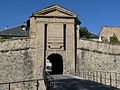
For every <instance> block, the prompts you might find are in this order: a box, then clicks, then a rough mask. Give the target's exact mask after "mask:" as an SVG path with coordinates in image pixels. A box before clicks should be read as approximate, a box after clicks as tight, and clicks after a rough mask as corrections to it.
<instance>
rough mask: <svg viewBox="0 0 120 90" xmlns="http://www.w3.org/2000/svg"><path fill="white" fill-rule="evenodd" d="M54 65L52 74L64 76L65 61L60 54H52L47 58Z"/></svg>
mask: <svg viewBox="0 0 120 90" xmlns="http://www.w3.org/2000/svg"><path fill="white" fill-rule="evenodd" d="M47 60H49V61H50V62H51V64H52V67H51V73H50V74H63V59H62V56H61V55H60V54H57V53H56V54H51V55H49V56H48V57H47Z"/></svg>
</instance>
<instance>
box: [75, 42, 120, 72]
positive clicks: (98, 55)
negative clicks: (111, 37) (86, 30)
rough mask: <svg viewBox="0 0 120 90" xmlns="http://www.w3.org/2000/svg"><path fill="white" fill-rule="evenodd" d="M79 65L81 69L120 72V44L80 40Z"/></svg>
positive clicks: (78, 49)
mask: <svg viewBox="0 0 120 90" xmlns="http://www.w3.org/2000/svg"><path fill="white" fill-rule="evenodd" d="M77 45H78V47H77V67H78V68H79V69H90V70H103V71H116V72H120V71H119V70H120V46H119V45H110V44H105V43H99V42H93V41H88V40H79V42H78V44H77Z"/></svg>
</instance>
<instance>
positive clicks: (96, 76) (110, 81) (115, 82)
mask: <svg viewBox="0 0 120 90" xmlns="http://www.w3.org/2000/svg"><path fill="white" fill-rule="evenodd" d="M78 76H80V77H82V78H83V79H85V80H91V81H95V82H98V83H102V84H105V85H110V86H114V87H117V88H120V73H116V72H105V71H92V70H84V69H82V70H80V72H79V73H78Z"/></svg>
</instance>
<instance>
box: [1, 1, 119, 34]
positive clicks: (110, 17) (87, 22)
mask: <svg viewBox="0 0 120 90" xmlns="http://www.w3.org/2000/svg"><path fill="white" fill-rule="evenodd" d="M53 4H59V5H60V6H62V7H65V8H67V9H68V10H71V11H73V12H75V13H77V14H79V16H78V18H79V20H80V21H81V22H82V24H81V26H84V27H87V28H88V30H89V31H90V32H93V33H96V34H98V33H99V31H100V30H101V28H102V26H120V0H1V2H0V30H2V29H3V28H4V27H5V26H8V27H13V26H16V25H18V24H21V23H22V22H25V21H26V20H28V19H29V17H30V16H31V15H32V13H33V12H35V11H38V10H41V9H43V8H45V7H48V6H51V5H53Z"/></svg>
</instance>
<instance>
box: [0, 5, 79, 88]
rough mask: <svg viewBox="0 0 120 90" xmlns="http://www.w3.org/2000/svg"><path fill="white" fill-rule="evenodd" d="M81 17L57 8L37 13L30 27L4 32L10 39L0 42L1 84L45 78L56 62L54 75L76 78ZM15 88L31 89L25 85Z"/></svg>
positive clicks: (7, 29) (34, 14) (14, 86)
mask: <svg viewBox="0 0 120 90" xmlns="http://www.w3.org/2000/svg"><path fill="white" fill-rule="evenodd" d="M77 16H78V15H77V14H75V13H73V12H71V11H69V10H67V9H65V8H63V7H61V6H59V5H53V6H51V7H48V8H45V9H43V10H40V11H38V12H35V13H33V14H32V16H31V17H30V19H29V20H28V21H27V25H26V24H23V25H20V26H16V27H14V28H6V30H4V31H2V32H0V35H1V36H2V37H7V36H9V37H10V39H7V40H5V41H4V40H2V41H1V42H0V83H4V82H15V81H21V80H31V79H39V78H43V70H44V69H46V60H49V62H51V63H52V72H51V74H71V75H75V72H76V65H75V64H76V55H77V47H76V46H77V33H78V32H79V25H80V21H79V20H78V19H77ZM77 29H78V30H77ZM78 36H79V35H78ZM11 38H12V39H11ZM40 84H41V86H42V87H41V88H40V90H42V89H43V90H44V83H43V81H41V82H40ZM28 85H29V86H31V87H29V90H34V89H33V87H32V85H31V84H28ZM1 88H3V90H6V89H7V87H5V86H3V87H1ZM11 88H12V89H13V90H18V89H20V90H28V87H25V86H22V85H21V84H20V85H19V84H18V85H12V86H11ZM1 90H2V89H1Z"/></svg>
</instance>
